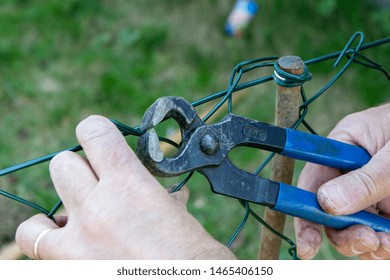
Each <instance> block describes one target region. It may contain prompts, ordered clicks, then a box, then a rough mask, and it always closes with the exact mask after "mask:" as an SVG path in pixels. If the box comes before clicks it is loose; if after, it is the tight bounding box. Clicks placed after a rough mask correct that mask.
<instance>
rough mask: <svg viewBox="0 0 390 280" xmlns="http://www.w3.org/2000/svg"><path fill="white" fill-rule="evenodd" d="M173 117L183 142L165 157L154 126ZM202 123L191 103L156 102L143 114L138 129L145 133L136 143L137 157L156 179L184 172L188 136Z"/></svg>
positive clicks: (166, 99) (165, 99) (170, 99)
mask: <svg viewBox="0 0 390 280" xmlns="http://www.w3.org/2000/svg"><path fill="white" fill-rule="evenodd" d="M169 118H172V119H174V120H175V121H176V122H177V123H178V125H179V127H180V131H181V135H182V143H181V145H180V148H179V149H178V151H177V153H176V154H175V155H174V156H172V157H169V158H168V157H165V155H164V153H163V151H162V150H161V148H160V142H159V137H158V136H157V133H156V131H155V129H154V127H155V126H156V125H157V124H159V123H160V122H162V121H164V120H166V119H169ZM203 125H204V122H203V121H202V120H201V119H200V118H199V117H198V115H197V114H196V111H195V109H194V107H193V106H191V104H189V103H188V102H187V101H185V100H184V99H183V98H181V97H176V96H167V97H162V98H159V99H157V100H156V101H155V102H154V103H153V105H151V106H150V107H149V108H148V109H147V110H146V112H145V114H144V117H143V119H142V121H141V125H140V129H141V130H144V131H147V130H148V131H147V132H146V133H145V134H144V135H142V136H141V137H140V138H139V140H138V146H137V154H138V157H139V158H140V160H141V161H142V162H143V163H144V165H145V166H147V167H148V169H149V171H151V172H152V173H153V174H154V175H157V176H164V177H169V176H176V175H179V174H182V173H184V172H186V171H188V170H187V168H186V166H185V165H186V163H187V164H188V160H187V159H186V157H187V154H188V151H186V148H187V142H188V141H189V139H190V135H191V134H192V133H193V132H194V131H195V130H196V129H197V128H198V127H200V126H203Z"/></svg>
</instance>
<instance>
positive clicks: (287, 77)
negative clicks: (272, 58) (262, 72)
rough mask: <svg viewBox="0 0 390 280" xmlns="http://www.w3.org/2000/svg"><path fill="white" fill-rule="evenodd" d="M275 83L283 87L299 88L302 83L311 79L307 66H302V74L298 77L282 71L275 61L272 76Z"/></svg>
mask: <svg viewBox="0 0 390 280" xmlns="http://www.w3.org/2000/svg"><path fill="white" fill-rule="evenodd" d="M272 77H273V78H274V80H275V82H276V83H277V84H278V85H280V86H283V87H297V86H301V85H302V84H303V83H304V82H307V81H310V80H311V79H312V74H311V73H310V72H309V70H308V68H307V66H306V65H305V66H304V70H303V73H302V74H300V75H295V74H291V73H288V72H286V71H284V70H283V69H282V68H281V67H280V66H279V63H278V62H277V61H276V62H275V63H274V73H273V75H272Z"/></svg>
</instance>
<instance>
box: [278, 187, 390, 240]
mask: <svg viewBox="0 0 390 280" xmlns="http://www.w3.org/2000/svg"><path fill="white" fill-rule="evenodd" d="M272 209H274V210H276V211H279V212H282V213H285V214H287V215H292V216H295V217H299V218H302V219H305V220H308V221H312V222H315V223H317V224H322V225H325V226H328V227H331V228H335V229H344V228H347V227H350V226H353V225H357V224H360V225H366V226H369V227H371V228H372V229H373V230H375V231H383V232H387V233H390V219H386V218H384V217H381V216H379V215H375V214H372V213H369V212H367V211H360V212H358V213H355V214H352V215H345V216H335V215H330V214H328V213H326V212H324V210H322V209H321V207H320V205H319V204H318V202H317V197H316V195H315V194H314V193H311V192H308V191H305V190H302V189H299V188H297V187H293V186H290V185H287V184H284V183H280V189H279V195H278V198H277V201H276V204H275V206H274V207H273V208H272Z"/></svg>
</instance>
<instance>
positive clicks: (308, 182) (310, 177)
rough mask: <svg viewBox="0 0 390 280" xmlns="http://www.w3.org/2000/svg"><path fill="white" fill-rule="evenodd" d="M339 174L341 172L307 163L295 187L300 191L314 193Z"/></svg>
mask: <svg viewBox="0 0 390 280" xmlns="http://www.w3.org/2000/svg"><path fill="white" fill-rule="evenodd" d="M341 174H342V172H341V171H340V170H338V169H335V168H331V167H327V166H322V165H318V164H314V163H307V164H306V165H305V167H304V168H303V170H302V172H301V174H300V175H299V178H298V184H297V185H298V187H299V188H301V189H304V190H307V191H310V192H313V193H316V192H317V190H318V188H319V187H320V186H321V185H323V184H324V183H326V182H327V181H329V180H331V179H333V178H336V177H338V176H340V175H341Z"/></svg>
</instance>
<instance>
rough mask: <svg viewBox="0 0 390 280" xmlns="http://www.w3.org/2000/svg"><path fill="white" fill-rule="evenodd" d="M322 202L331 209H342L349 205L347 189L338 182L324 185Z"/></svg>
mask: <svg viewBox="0 0 390 280" xmlns="http://www.w3.org/2000/svg"><path fill="white" fill-rule="evenodd" d="M320 195H321V196H322V202H323V204H325V206H327V207H328V208H329V209H334V210H341V209H343V208H345V207H347V206H348V204H349V198H348V196H347V193H346V192H345V190H344V189H343V188H342V187H341V186H340V185H338V184H329V185H324V186H323V187H322V188H321V189H320Z"/></svg>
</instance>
